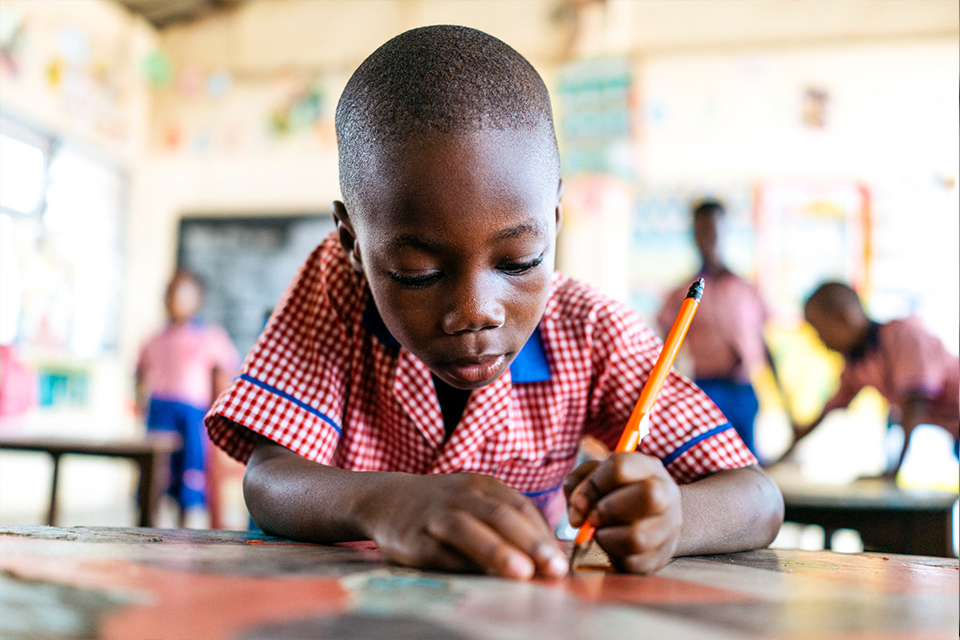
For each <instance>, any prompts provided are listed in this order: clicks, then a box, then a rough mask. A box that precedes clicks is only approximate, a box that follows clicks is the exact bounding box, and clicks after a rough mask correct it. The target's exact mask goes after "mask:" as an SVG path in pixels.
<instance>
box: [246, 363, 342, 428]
mask: <svg viewBox="0 0 960 640" xmlns="http://www.w3.org/2000/svg"><path fill="white" fill-rule="evenodd" d="M236 379H237V380H245V381H246V382H249V383H250V384H253V385H256V386H258V387H260V388H261V389H264V390H266V391H269V392H270V393H273V394H276V395H278V396H280V397H281V398H283V399H284V400H289V401H290V402H292V403H293V404H295V405H297V406H298V407H300V408H301V409H303V410H304V411H306V412H307V413H309V414H311V415H315V416H317V417H318V418H320V419H321V420H323V421H324V422H326V423H327V424H329V425H330V426H331V427H333V428H334V430H335V431H336V432H337V435H340V434H341V431H340V427H339V426H337V423H336V422H334V421H333V420H332V419H331V418H330V417H329V416H327V415H326V414H324V413H321V412H320V411H318V410H317V409H314V408H313V407H311V406H310V405H308V404H307V403H305V402H302V401H300V400H297V399H296V398H294V397H293V396H292V395H290V394H289V393H285V392H283V391H281V390H280V389H277V388H276V387H274V386H273V385H269V384H267V383H266V382H263V381H261V380H257V379H256V378H254V377H253V376H249V375H247V374H245V373H241V374H240V375H239V376H237V377H236Z"/></svg>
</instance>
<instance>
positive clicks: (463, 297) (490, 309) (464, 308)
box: [443, 278, 506, 335]
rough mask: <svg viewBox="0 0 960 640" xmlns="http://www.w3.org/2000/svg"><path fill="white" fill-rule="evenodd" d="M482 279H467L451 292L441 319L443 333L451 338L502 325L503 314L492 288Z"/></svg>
mask: <svg viewBox="0 0 960 640" xmlns="http://www.w3.org/2000/svg"><path fill="white" fill-rule="evenodd" d="M482 280H483V279H481V278H478V279H470V280H469V281H467V282H464V283H463V284H462V285H461V286H460V287H458V288H457V290H456V291H455V292H454V294H453V296H452V297H451V300H450V308H449V310H448V311H447V312H446V313H445V314H444V317H443V330H444V332H446V333H448V334H450V335H455V334H458V333H464V332H470V331H481V330H483V329H496V328H497V327H502V326H503V323H504V320H505V318H506V313H505V310H504V308H503V305H502V304H501V303H500V301H499V299H498V296H497V295H496V293H497V292H496V287H494V286H491V285H490V284H489V283H484V282H483V281H482Z"/></svg>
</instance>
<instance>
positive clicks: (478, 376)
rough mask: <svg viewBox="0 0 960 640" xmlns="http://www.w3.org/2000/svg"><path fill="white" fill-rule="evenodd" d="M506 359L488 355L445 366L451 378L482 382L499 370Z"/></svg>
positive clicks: (460, 360)
mask: <svg viewBox="0 0 960 640" xmlns="http://www.w3.org/2000/svg"><path fill="white" fill-rule="evenodd" d="M505 359H506V355H504V354H499V355H497V354H490V355H483V356H477V357H475V358H461V359H459V360H455V361H453V362H450V363H449V364H447V365H446V367H445V368H446V369H447V370H448V371H449V372H450V373H451V374H452V375H453V377H455V378H458V379H460V380H463V381H464V382H471V383H477V382H483V381H484V380H489V379H490V378H492V377H493V376H494V375H496V373H497V372H498V371H499V370H500V368H501V367H502V366H503V362H504V360H505Z"/></svg>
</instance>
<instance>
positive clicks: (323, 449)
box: [206, 238, 356, 463]
mask: <svg viewBox="0 0 960 640" xmlns="http://www.w3.org/2000/svg"><path fill="white" fill-rule="evenodd" d="M329 240H330V239H329V238H328V241H327V242H325V243H324V244H322V245H321V246H320V247H318V249H317V250H316V251H315V252H314V254H312V255H311V257H310V258H309V259H308V260H307V262H306V263H305V264H304V265H303V266H302V267H301V269H300V271H299V272H298V274H297V275H296V276H295V277H294V279H293V281H292V282H291V284H290V285H289V287H288V289H287V291H286V292H285V293H284V295H283V297H282V298H281V301H280V304H279V305H278V311H277V312H276V313H275V314H274V315H273V317H272V318H271V320H270V322H269V323H268V324H267V326H266V328H265V329H264V332H263V333H262V334H261V336H260V338H259V339H258V340H257V343H256V344H255V345H254V347H253V349H252V350H251V351H250V353H249V354H248V355H247V358H246V360H245V361H244V363H243V366H242V367H241V369H240V375H239V376H237V378H235V379H234V381H233V384H232V385H231V386H230V387H229V388H228V389H227V391H226V392H224V393H223V394H222V395H221V396H220V398H218V400H217V402H216V403H215V404H214V406H213V408H212V409H211V410H210V412H209V413H208V414H207V417H206V425H207V429H208V431H209V433H210V438H211V440H213V442H215V443H216V444H217V445H218V446H220V447H221V448H222V449H224V451H226V452H227V453H228V454H230V455H231V456H233V457H234V458H236V459H238V460H240V461H241V462H246V461H247V460H248V459H249V457H250V453H251V452H252V450H253V443H254V441H255V439H256V436H255V434H260V435H262V436H265V437H267V438H269V439H271V440H273V441H275V442H277V443H278V444H280V445H282V446H284V447H286V448H288V449H290V450H292V451H294V452H296V453H298V454H300V455H302V456H304V457H305V458H308V459H310V460H313V461H315V462H320V463H328V462H329V461H330V459H331V458H332V457H333V453H334V451H335V449H336V446H337V443H338V441H339V438H340V430H341V421H342V416H343V413H344V404H345V396H346V394H347V382H346V381H347V379H348V367H349V361H350V359H349V352H350V350H351V343H350V336H349V335H348V333H349V332H348V331H347V327H346V326H345V323H344V318H343V317H342V315H341V313H340V312H341V311H342V309H340V308H338V305H337V298H338V296H337V294H338V292H339V290H341V289H342V287H345V286H351V285H352V286H354V287H355V286H356V281H355V280H351V281H350V282H346V281H345V274H343V273H340V274H337V273H336V272H337V266H336V265H332V264H331V261H335V260H336V256H335V255H333V254H334V253H335V252H333V251H332V250H331V247H330V246H329V245H330V242H329ZM338 276H344V277H338ZM241 427H242V428H241Z"/></svg>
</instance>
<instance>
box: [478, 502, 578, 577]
mask: <svg viewBox="0 0 960 640" xmlns="http://www.w3.org/2000/svg"><path fill="white" fill-rule="evenodd" d="M516 498H519V502H517V501H516V500H515V499H514V500H512V501H511V502H510V503H508V502H504V501H502V500H499V499H498V498H497V497H495V498H492V499H491V498H478V499H477V500H475V501H474V502H473V503H472V504H471V505H470V507H471V513H473V514H474V515H476V516H477V517H478V518H480V520H481V521H483V522H484V523H486V524H487V525H488V526H489V527H490V528H491V529H493V530H494V531H496V532H497V533H498V534H500V536H501V537H503V538H504V539H505V540H506V541H507V542H508V543H510V544H512V545H514V546H516V547H517V548H518V549H520V550H521V551H523V552H524V553H526V554H527V555H528V556H529V557H530V558H532V559H533V561H534V562H535V563H536V567H537V571H538V573H541V574H543V575H546V576H555V577H560V576H563V575H566V574H567V572H568V571H569V568H570V567H569V563H568V560H567V558H566V556H565V555H564V553H563V552H562V551H561V550H560V545H559V544H558V543H557V540H556V538H555V537H554V535H553V532H551V531H550V529H549V528H548V527H547V524H546V521H545V520H544V519H543V515H542V514H541V513H540V511H539V510H538V509H537V508H536V507H535V506H533V504H532V503H531V502H530V501H529V500H527V499H526V498H524V497H523V496H521V495H519V494H516Z"/></svg>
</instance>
